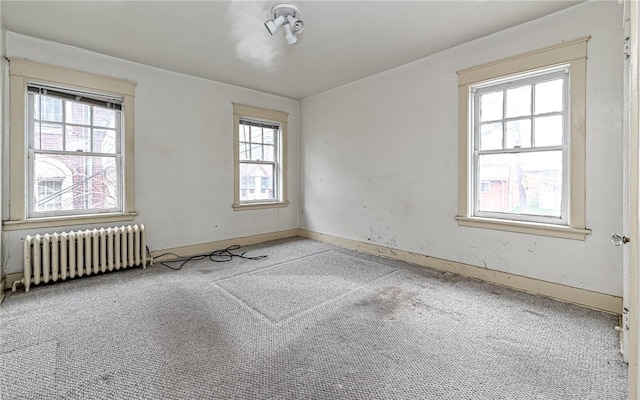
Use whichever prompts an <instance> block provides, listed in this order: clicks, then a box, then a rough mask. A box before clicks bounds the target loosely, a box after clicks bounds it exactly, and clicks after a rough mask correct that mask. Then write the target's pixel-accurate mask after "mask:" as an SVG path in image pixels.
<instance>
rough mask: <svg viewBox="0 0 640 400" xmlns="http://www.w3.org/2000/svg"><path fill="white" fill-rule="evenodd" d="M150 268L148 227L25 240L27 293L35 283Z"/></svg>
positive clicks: (106, 229) (130, 227)
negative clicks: (131, 268)
mask: <svg viewBox="0 0 640 400" xmlns="http://www.w3.org/2000/svg"><path fill="white" fill-rule="evenodd" d="M135 266H142V268H146V266H147V251H146V231H145V228H144V225H129V226H120V227H115V228H101V229H93V230H84V231H76V232H61V233H53V234H45V235H35V236H27V237H25V238H24V278H23V284H24V289H25V291H26V292H28V291H29V288H30V287H31V284H34V285H38V284H40V283H49V282H57V281H64V280H67V279H72V278H79V277H82V276H89V275H95V274H98V273H103V272H106V271H115V270H119V269H125V268H129V267H135Z"/></svg>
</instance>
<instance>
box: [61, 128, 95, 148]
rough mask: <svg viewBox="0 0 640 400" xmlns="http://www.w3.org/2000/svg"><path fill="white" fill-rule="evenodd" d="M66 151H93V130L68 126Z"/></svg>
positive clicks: (66, 130)
mask: <svg viewBox="0 0 640 400" xmlns="http://www.w3.org/2000/svg"><path fill="white" fill-rule="evenodd" d="M65 134H66V137H65V150H66V151H91V129H90V128H86V127H84V126H68V125H67V127H66V129H65Z"/></svg>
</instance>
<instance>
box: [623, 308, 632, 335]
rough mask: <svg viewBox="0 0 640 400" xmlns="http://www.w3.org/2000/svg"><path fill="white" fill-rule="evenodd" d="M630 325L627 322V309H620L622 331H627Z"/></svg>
mask: <svg viewBox="0 0 640 400" xmlns="http://www.w3.org/2000/svg"><path fill="white" fill-rule="evenodd" d="M630 325H631V322H630V321H629V309H628V308H627V307H624V308H623V309H622V329H624V330H625V331H628V330H629V326H630Z"/></svg>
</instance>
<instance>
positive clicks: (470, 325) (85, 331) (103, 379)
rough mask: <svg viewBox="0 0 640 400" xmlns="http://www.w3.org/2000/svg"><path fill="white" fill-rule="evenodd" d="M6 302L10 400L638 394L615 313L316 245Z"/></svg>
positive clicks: (3, 342) (3, 390)
mask: <svg viewBox="0 0 640 400" xmlns="http://www.w3.org/2000/svg"><path fill="white" fill-rule="evenodd" d="M243 250H249V251H248V253H247V255H254V256H257V255H263V254H266V255H268V258H266V259H263V260H258V261H255V260H242V259H234V260H233V261H231V262H227V263H213V262H211V261H193V262H190V263H188V264H187V265H186V266H185V267H184V268H183V269H182V270H180V271H172V270H169V269H167V268H164V267H162V266H156V267H153V268H148V269H147V270H142V269H135V270H129V271H125V272H117V273H110V274H106V275H101V276H96V277H92V278H83V279H78V280H74V281H70V282H64V283H58V284H53V285H48V286H40V287H36V288H35V289H33V290H32V291H31V292H29V293H27V294H25V293H17V294H13V295H11V296H9V297H8V298H7V299H6V300H5V302H4V303H3V304H2V306H0V374H1V375H0V396H1V398H2V399H252V400H253V399H345V400H346V399H350V400H351V399H455V400H460V399H492V400H496V399H558V400H568V399H580V400H584V399H594V400H595V399H598V400H600V399H607V400H615V399H626V397H627V396H626V393H627V367H626V365H625V364H624V363H623V362H622V358H621V356H620V354H619V351H618V349H619V340H618V334H617V332H616V331H615V330H614V326H615V325H616V322H617V320H616V317H614V316H612V315H608V314H604V313H600V312H596V311H593V310H588V309H584V308H580V307H576V306H572V305H569V304H565V303H560V302H556V301H553V300H549V299H546V298H543V297H539V296H533V295H528V294H525V293H521V292H517V291H513V290H509V289H506V288H502V287H498V286H493V285H490V284H486V283H482V282H477V281H473V280H468V279H464V278H461V277H458V276H455V275H451V274H443V273H439V272H435V271H430V270H427V269H424V268H420V267H416V266H411V265H407V264H403V263H400V262H395V261H390V260H386V259H381V258H376V257H372V256H367V255H363V254H359V253H355V252H351V251H348V250H344V249H340V248H337V247H333V246H331V245H327V244H323V243H318V242H314V241H311V240H306V239H289V240H283V241H276V242H271V243H266V244H263V245H258V246H252V247H248V248H244V249H243Z"/></svg>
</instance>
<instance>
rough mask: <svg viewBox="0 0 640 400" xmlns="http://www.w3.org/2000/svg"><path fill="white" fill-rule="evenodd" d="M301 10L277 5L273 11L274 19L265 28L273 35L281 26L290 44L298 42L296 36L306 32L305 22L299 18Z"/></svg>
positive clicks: (267, 22)
mask: <svg viewBox="0 0 640 400" xmlns="http://www.w3.org/2000/svg"><path fill="white" fill-rule="evenodd" d="M299 14H300V9H298V7H296V6H294V5H292V4H277V5H275V6H273V8H272V9H271V15H272V17H273V18H271V19H269V20H267V21H266V22H265V23H264V26H265V27H266V28H267V31H269V34H271V35H273V34H275V33H276V32H277V31H278V28H280V27H281V26H282V27H283V29H284V40H285V41H286V42H287V43H288V44H294V43H295V42H297V41H298V37H297V36H296V35H297V34H299V33H302V31H303V30H304V22H302V20H301V19H300V18H299V17H298V16H299Z"/></svg>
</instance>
